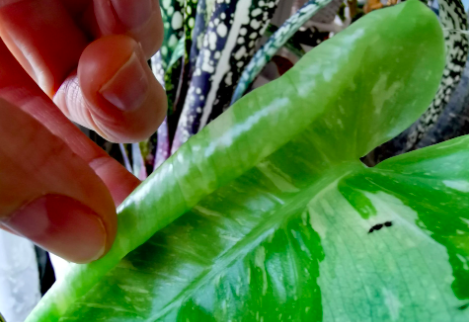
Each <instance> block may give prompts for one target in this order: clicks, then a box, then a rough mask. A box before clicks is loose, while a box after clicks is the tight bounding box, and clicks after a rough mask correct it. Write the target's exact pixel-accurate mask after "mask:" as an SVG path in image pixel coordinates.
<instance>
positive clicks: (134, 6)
mask: <svg viewBox="0 0 469 322" xmlns="http://www.w3.org/2000/svg"><path fill="white" fill-rule="evenodd" d="M111 4H112V7H113V8H114V11H115V13H116V15H117V18H119V20H120V21H121V23H122V24H123V25H124V26H126V27H128V28H130V29H135V28H138V27H140V26H143V25H144V24H145V23H146V22H147V21H148V19H150V17H151V15H152V13H153V4H152V0H131V1H129V0H111Z"/></svg>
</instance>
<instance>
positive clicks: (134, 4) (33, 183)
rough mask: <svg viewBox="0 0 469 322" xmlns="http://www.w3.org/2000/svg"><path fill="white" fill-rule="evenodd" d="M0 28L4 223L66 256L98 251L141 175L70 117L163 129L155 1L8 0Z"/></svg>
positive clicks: (81, 258)
mask: <svg viewBox="0 0 469 322" xmlns="http://www.w3.org/2000/svg"><path fill="white" fill-rule="evenodd" d="M0 37H1V40H0V227H2V228H3V229H6V230H8V231H10V232H13V233H15V234H17V235H21V236H24V237H26V238H29V239H30V240H32V241H33V242H35V243H36V244H38V245H39V246H41V247H43V248H45V249H47V250H49V251H50V252H52V253H55V254H57V255H59V256H61V257H63V258H65V259H66V260H68V261H72V262H77V263H87V262H90V261H93V260H95V259H98V258H100V257H102V256H103V255H104V254H105V253H106V252H107V251H108V250H109V248H110V247H111V245H112V243H113V240H114V237H115V233H116V225H117V218H116V210H115V209H116V205H118V204H120V202H121V201H122V200H123V199H124V198H125V197H126V196H127V195H128V194H129V193H130V192H131V191H132V190H133V189H135V187H136V186H137V185H138V184H139V183H140V182H139V180H138V179H137V178H135V177H134V176H133V175H132V174H130V173H129V172H128V171H127V170H126V169H125V168H123V167H122V166H121V165H120V164H119V163H117V162H116V161H115V160H113V159H112V158H110V157H109V156H108V155H107V154H106V153H105V152H104V151H102V150H101V149H100V148H99V147H98V146H96V145H95V144H94V143H93V142H92V141H90V140H89V139H88V138H87V137H86V136H85V135H84V134H83V133H82V132H81V131H80V130H79V129H78V128H77V127H76V126H75V125H74V124H73V123H72V122H71V121H73V122H75V123H78V124H81V125H83V126H86V127H88V128H90V129H92V130H94V131H96V132H97V133H99V134H101V135H102V136H103V137H104V138H106V139H108V140H110V141H113V142H138V141H140V140H143V139H145V138H147V137H148V136H150V135H151V134H152V133H154V132H155V131H156V129H157V128H158V126H159V125H160V124H161V122H162V120H163V118H164V117H165V113H166V97H165V93H164V90H163V88H162V87H161V86H160V84H159V83H158V82H157V80H156V79H155V78H154V77H153V75H152V73H151V70H150V69H149V68H148V66H147V64H146V61H147V59H148V58H150V57H151V56H152V55H153V54H154V53H155V52H156V51H157V50H158V48H159V47H160V45H161V41H162V39H163V26H162V22H161V15H160V10H159V4H158V1H156V0H0Z"/></svg>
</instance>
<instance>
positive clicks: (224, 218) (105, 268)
mask: <svg viewBox="0 0 469 322" xmlns="http://www.w3.org/2000/svg"><path fill="white" fill-rule="evenodd" d="M443 38H444V37H443V31H442V28H441V27H440V25H439V22H438V20H437V18H436V16H435V14H434V13H433V12H432V11H430V10H429V9H428V8H426V7H425V6H424V5H423V4H421V3H420V2H418V1H416V0H410V1H407V2H406V3H403V4H400V5H397V6H395V7H393V8H389V9H383V10H380V11H377V12H374V13H371V14H369V15H367V16H365V17H364V18H363V19H361V20H359V21H358V22H357V23H355V24H353V25H352V26H351V27H350V28H348V29H346V30H345V31H343V32H341V33H340V34H338V35H337V36H335V37H334V38H332V39H330V40H328V41H326V42H324V43H323V44H322V45H320V46H319V47H317V48H316V49H314V50H313V51H311V52H310V53H308V54H307V55H305V56H304V57H303V59H301V60H300V62H299V63H298V64H296V65H295V67H294V68H292V69H291V70H290V71H289V72H288V73H286V74H285V75H284V76H283V77H282V78H280V79H278V80H276V81H274V82H271V83H269V84H267V85H265V86H263V87H261V88H259V89H257V90H255V91H253V92H251V93H250V94H248V95H246V96H244V97H243V98H241V99H240V100H239V101H238V102H237V103H236V104H235V105H234V106H233V107H232V108H230V109H229V110H227V111H226V112H225V113H224V114H222V115H221V116H220V117H219V118H218V119H217V120H215V121H214V122H212V123H211V124H209V125H208V126H207V127H206V128H205V129H204V130H202V131H201V132H199V134H197V135H196V136H194V137H192V138H191V139H190V140H189V141H188V142H187V143H185V144H184V145H182V146H181V148H180V149H179V150H178V151H177V152H176V153H175V154H174V155H173V156H171V157H170V158H169V159H168V160H167V161H166V162H165V163H164V164H163V165H162V166H161V167H160V168H158V169H157V170H156V171H155V172H154V174H153V175H152V176H151V177H150V178H149V179H148V180H147V181H145V182H144V183H143V184H142V185H141V186H140V187H139V188H138V189H137V190H136V191H135V192H134V193H133V194H132V195H131V196H130V197H129V198H128V199H127V200H126V201H125V202H124V203H123V204H122V205H121V206H120V207H119V209H118V212H119V230H118V235H117V239H116V241H115V244H114V246H113V248H112V249H111V251H110V252H109V253H108V254H107V255H106V256H105V257H104V258H102V259H100V260H98V261H96V262H93V263H90V264H87V265H74V266H73V267H72V268H71V269H70V271H69V273H68V276H67V277H66V278H64V279H62V280H60V281H58V282H57V283H56V284H55V285H54V287H53V288H52V289H51V290H50V291H49V292H48V293H47V294H46V296H45V298H44V299H43V300H42V302H40V304H39V305H38V307H37V308H36V310H35V311H33V312H32V314H31V315H30V317H29V319H28V321H29V322H33V321H44V322H45V321H47V322H52V321H113V322H117V321H119V322H120V321H152V322H153V321H204V322H205V321H224V322H225V321H265V322H267V321H433V320H434V321H468V319H469V310H468V309H467V308H468V307H469V263H468V259H469V241H468V236H469V137H461V138H458V139H454V140H451V141H447V142H445V143H442V144H439V145H436V146H432V147H429V148H425V149H422V150H418V151H416V152H411V153H408V154H404V155H401V156H399V157H395V158H391V159H388V160H386V161H385V162H382V163H380V164H379V165H377V166H375V167H373V168H367V167H366V166H365V165H363V164H362V163H361V162H360V159H359V158H360V157H362V156H364V155H366V154H367V153H368V152H369V151H371V150H372V149H373V148H375V147H376V146H378V145H380V144H382V143H383V142H385V141H387V140H389V139H391V138H392V137H394V136H396V135H397V134H398V133H399V132H401V131H403V130H404V129H405V128H406V127H408V126H409V125H410V124H411V123H412V122H413V121H415V120H416V119H417V118H418V117H419V115H420V114H422V113H423V112H424V111H425V109H426V108H427V106H428V105H429V104H430V102H431V101H432V99H433V97H434V95H435V92H436V91H437V89H438V85H439V83H440V79H441V76H442V73H443V69H444V65H445V47H444V40H443Z"/></svg>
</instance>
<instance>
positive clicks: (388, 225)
mask: <svg viewBox="0 0 469 322" xmlns="http://www.w3.org/2000/svg"><path fill="white" fill-rule="evenodd" d="M391 226H392V222H391V221H386V222H385V223H384V224H376V225H374V226H373V227H371V228H370V230H368V234H371V233H372V232H374V231H375V230H380V229H381V228H383V227H391Z"/></svg>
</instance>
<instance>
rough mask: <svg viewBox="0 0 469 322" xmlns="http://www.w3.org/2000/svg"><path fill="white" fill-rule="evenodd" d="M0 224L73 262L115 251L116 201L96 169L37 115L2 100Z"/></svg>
mask: <svg viewBox="0 0 469 322" xmlns="http://www.w3.org/2000/svg"><path fill="white" fill-rule="evenodd" d="M0 191H1V194H0V224H1V226H2V227H3V228H5V229H7V230H9V231H12V232H14V233H16V234H18V235H21V236H24V237H26V238H28V239H30V240H31V241H33V242H34V243H36V244H38V245H39V246H41V247H43V248H44V249H46V250H48V251H50V252H52V253H55V254H56V255H58V256H60V257H62V258H64V259H66V260H68V261H72V262H76V263H87V262H90V261H93V260H96V259H98V258H100V257H101V256H103V255H104V254H105V253H106V252H107V251H108V250H109V248H110V247H111V245H112V242H113V241H114V237H115V233H116V225H117V218H116V213H115V207H114V203H113V200H112V198H111V196H110V194H109V192H108V191H107V189H106V187H105V185H104V183H102V181H101V180H100V179H99V178H98V177H97V175H96V174H95V173H94V172H93V170H92V169H91V168H90V167H89V166H88V165H87V164H86V163H85V162H84V161H83V160H82V159H81V158H80V157H78V156H77V155H75V154H74V153H73V152H72V151H71V149H70V148H69V147H68V146H67V145H66V144H65V143H64V142H63V141H62V140H61V139H60V138H58V137H56V136H54V135H53V134H51V133H50V132H49V131H48V130H47V129H46V128H45V127H44V126H42V125H41V124H40V123H39V122H38V121H36V120H35V119H34V118H33V117H31V116H30V115H28V114H26V113H25V112H23V111H22V110H20V109H19V108H17V107H15V106H13V105H11V104H10V103H8V102H6V101H3V100H0Z"/></svg>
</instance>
